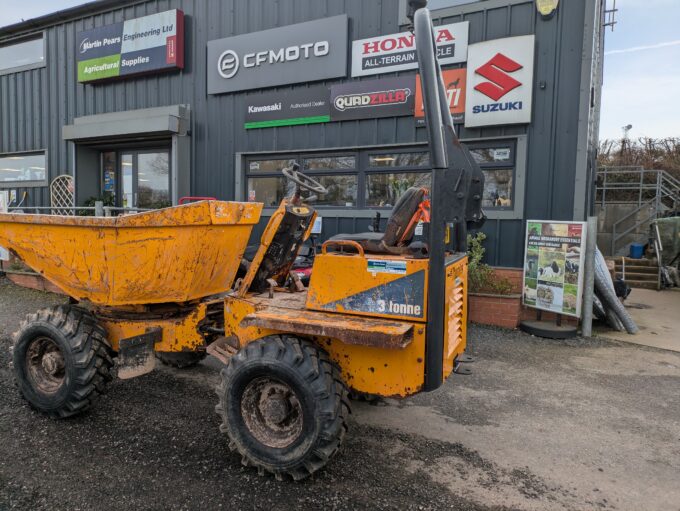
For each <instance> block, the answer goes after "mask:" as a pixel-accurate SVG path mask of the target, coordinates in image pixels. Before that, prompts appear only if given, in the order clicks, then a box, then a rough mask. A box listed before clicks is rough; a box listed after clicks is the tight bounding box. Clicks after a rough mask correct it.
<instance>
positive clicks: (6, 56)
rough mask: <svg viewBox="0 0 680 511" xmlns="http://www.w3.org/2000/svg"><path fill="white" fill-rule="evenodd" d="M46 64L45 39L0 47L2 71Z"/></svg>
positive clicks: (0, 67) (0, 69) (0, 66)
mask: <svg viewBox="0 0 680 511" xmlns="http://www.w3.org/2000/svg"><path fill="white" fill-rule="evenodd" d="M43 62H45V44H44V42H43V38H42V37H41V38H39V39H32V40H31V41H24V42H21V43H16V44H10V45H7V46H0V71H5V70H8V69H14V68H18V67H24V66H29V65H31V64H41V63H43Z"/></svg>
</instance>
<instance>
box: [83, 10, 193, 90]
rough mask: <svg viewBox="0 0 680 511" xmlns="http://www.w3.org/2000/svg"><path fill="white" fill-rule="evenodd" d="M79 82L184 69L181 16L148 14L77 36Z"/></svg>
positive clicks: (168, 13) (164, 13)
mask: <svg viewBox="0 0 680 511" xmlns="http://www.w3.org/2000/svg"><path fill="white" fill-rule="evenodd" d="M76 60H77V62H78V81H79V82H94V81H98V80H105V79H110V78H116V77H119V76H120V77H124V76H132V75H138V74H142V73H149V72H154V71H156V72H157V71H163V70H171V69H182V68H183V67H184V14H183V13H182V11H179V10H177V9H174V10H172V11H165V12H160V13H158V14H151V15H149V16H144V17H142V18H135V19H132V20H127V21H124V22H120V23H114V24H113V25H106V26H103V27H98V28H93V29H91V30H86V31H84V32H79V33H78V38H77V50H76Z"/></svg>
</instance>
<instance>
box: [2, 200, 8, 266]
mask: <svg viewBox="0 0 680 511" xmlns="http://www.w3.org/2000/svg"><path fill="white" fill-rule="evenodd" d="M8 207H9V192H8V191H7V190H3V191H0V213H7V211H8V209H7V208H8ZM0 261H9V252H8V251H7V249H5V248H3V247H0Z"/></svg>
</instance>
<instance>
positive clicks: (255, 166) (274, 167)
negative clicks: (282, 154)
mask: <svg viewBox="0 0 680 511" xmlns="http://www.w3.org/2000/svg"><path fill="white" fill-rule="evenodd" d="M293 163H295V160H293V159H277V160H251V162H250V163H249V164H248V171H249V172H263V173H264V172H275V173H278V172H281V170H283V169H289V168H291V167H292V166H293Z"/></svg>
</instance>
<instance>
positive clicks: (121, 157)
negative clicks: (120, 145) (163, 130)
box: [103, 149, 172, 209]
mask: <svg viewBox="0 0 680 511" xmlns="http://www.w3.org/2000/svg"><path fill="white" fill-rule="evenodd" d="M104 155H105V159H104V161H105V162H107V161H109V162H110V161H115V160H116V158H115V156H116V155H117V161H118V162H119V167H118V171H117V175H116V177H115V179H111V178H110V177H108V176H107V172H109V169H108V167H107V166H106V165H104V169H103V170H104V179H103V186H104V192H109V193H111V192H113V193H112V195H113V196H114V197H115V202H116V206H118V207H123V208H142V209H158V208H165V207H168V206H172V198H171V195H170V151H169V150H168V149H153V150H139V151H119V152H118V153H114V152H105V153H104ZM106 156H108V157H106ZM112 183H113V184H112ZM111 188H113V189H114V190H111Z"/></svg>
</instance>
